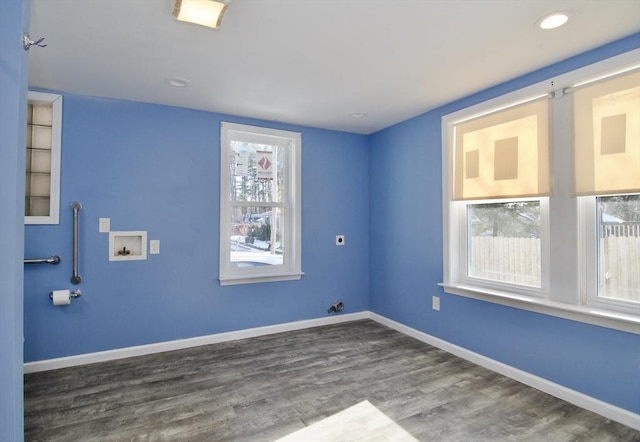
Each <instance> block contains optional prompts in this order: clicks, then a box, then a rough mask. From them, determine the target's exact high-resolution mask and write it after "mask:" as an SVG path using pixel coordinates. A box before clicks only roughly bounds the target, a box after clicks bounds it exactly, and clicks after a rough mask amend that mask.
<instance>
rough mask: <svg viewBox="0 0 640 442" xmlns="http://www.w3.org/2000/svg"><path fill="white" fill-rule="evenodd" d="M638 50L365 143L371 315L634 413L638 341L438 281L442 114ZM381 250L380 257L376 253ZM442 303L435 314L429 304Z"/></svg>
mask: <svg viewBox="0 0 640 442" xmlns="http://www.w3.org/2000/svg"><path fill="white" fill-rule="evenodd" d="M639 46H640V34H636V35H632V36H630V37H628V38H625V39H622V40H619V41H617V42H615V43H612V44H610V45H607V46H604V47H602V48H599V49H597V50H593V51H590V52H588V53H585V54H582V55H579V56H576V57H573V58H571V59H569V60H566V61H564V62H561V63H558V64H555V65H553V66H550V67H548V68H545V69H541V70H539V71H536V72H534V73H531V74H529V75H526V76H524V77H521V78H518V79H515V80H513V81H510V82H508V83H505V84H502V85H499V86H497V87H494V88H491V89H489V90H486V91H483V92H481V93H478V94H475V95H473V96H471V97H467V98H465V99H462V100H459V101H457V102H455V103H451V104H449V105H446V106H444V107H441V108H439V109H436V110H433V111H431V112H428V113H426V114H423V115H420V116H418V117H416V118H413V119H411V120H408V121H405V122H402V123H400V124H398V125H395V126H393V127H390V128H387V129H385V130H382V131H380V132H378V133H376V134H373V135H371V136H370V151H369V164H370V177H369V179H370V183H371V184H370V191H369V195H370V198H371V203H370V211H371V214H372V216H371V222H370V235H371V250H372V253H371V256H370V275H371V279H370V287H371V297H370V303H371V309H372V311H374V312H376V313H379V314H381V315H383V316H386V317H388V318H391V319H394V320H396V321H398V322H401V323H403V324H406V325H408V326H411V327H414V328H416V329H418V330H421V331H423V332H425V333H428V334H430V335H433V336H436V337H439V338H441V339H444V340H446V341H448V342H451V343H453V344H456V345H459V346H462V347H465V348H467V349H469V350H472V351H474V352H477V353H480V354H482V355H485V356H488V357H490V358H493V359H495V360H498V361H501V362H504V363H506V364H509V365H511V366H514V367H517V368H520V369H522V370H525V371H527V372H530V373H533V374H535V375H538V376H541V377H543V378H546V379H549V380H551V381H553V382H556V383H558V384H561V385H564V386H566V387H568V388H571V389H574V390H576V391H580V392H583V393H585V394H587V395H590V396H592V397H595V398H598V399H601V400H603V401H605V402H608V403H611V404H613V405H616V406H619V407H622V408H625V409H627V410H630V411H633V412H635V413H640V336H638V335H634V334H631V333H624V332H619V331H615V330H610V329H606V328H602V327H596V326H592V325H587V324H583V323H578V322H574V321H568V320H563V319H558V318H554V317H550V316H546V315H541V314H536V313H531V312H527V311H523V310H519V309H513V308H509V307H504V306H500V305H497V304H491V303H486V302H481V301H476V300H472V299H468V298H463V297H459V296H455V295H449V294H446V293H444V292H443V291H442V289H440V288H439V287H438V286H437V283H439V282H441V281H442V184H441V183H442V173H441V169H442V156H441V118H442V116H443V115H446V114H448V113H451V112H454V111H456V110H459V109H463V108H465V107H468V106H471V105H473V104H476V103H479V102H481V101H484V100H488V99H490V98H493V97H496V96H499V95H501V94H505V93H507V92H510V91H513V90H516V89H518V88H521V87H524V86H527V85H529V84H532V83H536V82H538V81H542V80H544V79H546V78H549V77H550V76H553V75H557V74H560V73H564V72H567V71H570V70H573V69H576V68H578V67H581V66H584V65H587V64H590V63H594V62H596V61H599V60H601V59H604V58H607V57H611V56H614V55H617V54H619V53H622V52H626V51H629V50H632V49H635V48H637V47H639ZM376 250H384V253H375V252H376ZM432 295H438V296H440V297H441V311H440V312H435V311H433V310H432V309H431V296H432Z"/></svg>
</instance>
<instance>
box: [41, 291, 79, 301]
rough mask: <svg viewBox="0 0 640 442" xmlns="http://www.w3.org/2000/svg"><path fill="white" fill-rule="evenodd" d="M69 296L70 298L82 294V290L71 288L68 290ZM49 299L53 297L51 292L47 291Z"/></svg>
mask: <svg viewBox="0 0 640 442" xmlns="http://www.w3.org/2000/svg"><path fill="white" fill-rule="evenodd" d="M69 296H71V297H72V298H79V297H80V296H82V290H80V289H76V290H71V292H69ZM49 299H53V292H51V293H49Z"/></svg>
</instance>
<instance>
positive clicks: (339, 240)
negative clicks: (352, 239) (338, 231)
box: [336, 235, 344, 246]
mask: <svg viewBox="0 0 640 442" xmlns="http://www.w3.org/2000/svg"><path fill="white" fill-rule="evenodd" d="M336 245H337V246H343V245H344V235H336Z"/></svg>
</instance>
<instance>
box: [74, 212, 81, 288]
mask: <svg viewBox="0 0 640 442" xmlns="http://www.w3.org/2000/svg"><path fill="white" fill-rule="evenodd" d="M71 208H72V209H73V276H72V277H71V283H72V284H80V282H81V281H82V277H81V276H80V275H79V274H78V213H79V212H80V209H82V204H80V203H79V202H75V203H73V204H71Z"/></svg>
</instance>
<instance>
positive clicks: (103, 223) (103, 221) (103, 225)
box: [98, 218, 111, 233]
mask: <svg viewBox="0 0 640 442" xmlns="http://www.w3.org/2000/svg"><path fill="white" fill-rule="evenodd" d="M110 230H111V218H100V222H99V223H98V232H100V233H108V232H109V231H110Z"/></svg>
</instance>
